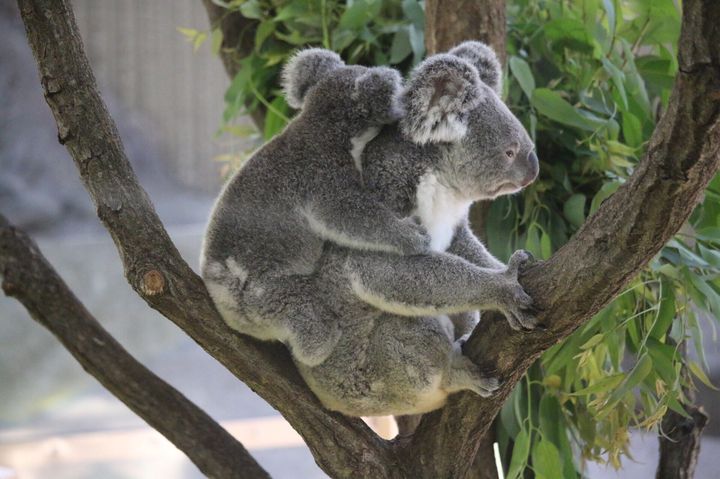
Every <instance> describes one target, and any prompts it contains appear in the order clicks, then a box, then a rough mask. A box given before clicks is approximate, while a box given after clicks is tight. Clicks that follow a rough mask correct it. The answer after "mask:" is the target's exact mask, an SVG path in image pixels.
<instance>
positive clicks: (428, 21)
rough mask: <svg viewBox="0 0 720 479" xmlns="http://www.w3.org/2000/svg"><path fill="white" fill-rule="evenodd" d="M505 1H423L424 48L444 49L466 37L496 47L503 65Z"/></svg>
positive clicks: (429, 50)
mask: <svg viewBox="0 0 720 479" xmlns="http://www.w3.org/2000/svg"><path fill="white" fill-rule="evenodd" d="M505 37H506V26H505V0H479V1H478V0H448V1H443V0H426V1H425V49H426V50H427V52H428V54H429V55H432V54H434V53H438V52H444V51H447V50H449V49H450V48H452V47H454V46H455V45H457V44H458V43H461V42H463V41H465V40H480V41H483V42H485V43H487V44H488V45H490V46H491V47H493V48H494V49H495V51H496V52H497V54H498V57H499V58H500V61H501V62H502V64H503V65H504V64H505V50H506V49H505Z"/></svg>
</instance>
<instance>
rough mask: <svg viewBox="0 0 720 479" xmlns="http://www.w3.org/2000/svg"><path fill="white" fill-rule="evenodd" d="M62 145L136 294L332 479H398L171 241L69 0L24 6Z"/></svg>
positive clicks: (369, 442)
mask: <svg viewBox="0 0 720 479" xmlns="http://www.w3.org/2000/svg"><path fill="white" fill-rule="evenodd" d="M18 5H19V7H20V13H21V16H22V19H23V22H24V24H25V29H26V32H27V35H28V41H29V43H30V47H31V49H32V51H33V55H34V56H35V59H36V61H37V63H38V67H39V71H40V82H41V85H42V87H43V92H44V95H45V99H46V101H47V103H48V105H49V106H50V109H51V111H52V113H53V115H54V116H55V120H56V122H57V126H58V139H59V141H60V142H61V143H63V144H64V145H65V146H66V147H67V149H68V152H69V153H70V156H71V157H72V158H73V160H74V162H75V164H76V166H77V167H78V170H79V171H80V178H81V180H82V182H83V184H84V185H85V187H86V189H87V190H88V193H89V194H90V197H91V198H92V200H93V202H94V203H95V206H96V209H97V213H98V216H99V218H100V219H101V220H102V222H103V224H104V225H105V227H106V228H107V229H108V231H109V232H110V235H111V236H112V239H113V241H114V242H115V244H116V246H117V248H118V252H119V253H120V257H121V259H122V262H123V266H124V268H125V276H126V277H127V279H128V282H129V283H130V285H131V286H132V287H133V289H135V291H136V292H137V293H138V294H139V295H140V296H141V297H142V298H143V299H145V301H146V302H147V303H148V304H149V305H150V306H151V307H152V308H154V309H156V310H157V311H159V312H160V313H161V314H163V315H165V316H166V317H168V318H169V319H170V320H172V321H173V322H174V323H175V324H176V325H177V326H178V327H180V328H181V329H183V330H184V331H185V332H186V333H187V334H188V335H190V336H191V337H192V338H193V339H194V340H195V341H196V342H197V343H198V344H199V345H200V346H201V347H203V348H204V349H205V350H206V351H208V353H210V354H211V355H212V356H213V357H214V358H215V359H217V360H218V361H219V362H220V363H222V364H223V365H224V366H225V367H226V368H227V369H228V370H229V371H230V372H232V373H233V374H234V375H235V376H237V377H238V379H240V380H241V381H243V382H245V383H246V384H247V385H248V386H249V387H250V388H252V389H253V390H254V391H255V392H257V393H258V394H259V395H260V396H262V397H263V398H264V399H265V400H266V401H268V402H269V403H270V404H271V405H272V406H273V407H275V408H276V409H278V410H279V411H280V412H281V413H282V414H283V415H284V416H285V418H286V419H287V420H288V421H289V422H290V424H291V425H292V426H293V427H294V428H295V429H296V430H297V431H298V432H299V433H300V434H301V435H302V436H303V438H304V439H305V441H306V442H307V444H308V446H309V447H310V450H311V451H312V452H313V454H314V455H315V458H316V460H317V461H318V464H319V465H320V467H321V468H323V469H324V470H325V472H327V473H328V474H329V475H331V476H333V477H358V475H359V476H360V477H392V475H391V474H389V473H388V472H387V468H388V464H392V463H393V460H392V459H391V457H392V450H391V448H390V447H389V445H388V444H387V443H386V442H385V441H383V440H382V439H380V438H378V437H377V436H376V435H375V434H374V433H373V432H372V431H371V430H370V428H369V427H367V426H366V425H365V423H363V422H362V421H361V420H360V419H357V418H349V417H345V416H343V415H341V414H338V413H330V412H328V411H326V410H325V409H324V408H323V407H322V405H321V404H320V402H319V401H318V400H317V398H316V397H315V396H314V395H313V394H312V392H311V391H310V390H309V389H308V387H307V386H306V385H305V382H304V381H303V380H302V378H301V377H300V375H299V373H298V372H297V370H296V368H295V366H294V364H293V362H292V360H291V359H290V355H289V353H288V352H287V350H286V349H285V348H284V347H282V346H281V345H278V344H271V343H262V342H260V341H256V340H254V339H252V338H249V337H247V336H242V335H240V334H238V333H236V332H235V331H233V330H231V329H230V328H229V327H228V326H227V325H226V324H225V323H224V321H223V320H222V319H221V317H220V315H219V314H218V313H217V310H216V309H215V306H214V304H213V302H212V300H211V299H210V297H209V295H208V293H207V290H206V289H205V286H204V284H203V282H202V280H201V279H200V277H198V276H197V275H196V274H195V273H194V272H193V270H192V269H191V268H190V267H189V266H188V265H187V263H185V261H184V260H183V259H182V257H181V256H180V254H179V253H178V251H177V249H176V247H175V245H174V244H173V243H172V241H171V240H170V238H169V236H168V235H167V232H166V231H165V229H164V227H163V225H162V223H161V222H160V219H159V218H158V216H157V214H156V213H155V209H154V208H153V206H152V204H151V203H150V200H149V198H148V196H147V194H146V193H145V191H144V190H143V189H142V187H141V186H140V185H139V184H138V182H137V178H136V177H135V174H134V172H133V171H132V167H131V166H130V163H129V161H128V159H127V157H126V156H125V152H124V150H123V147H122V142H121V140H120V138H119V137H118V134H117V129H116V127H115V124H114V122H113V121H112V119H111V118H110V116H109V114H108V112H107V109H106V107H105V104H104V103H103V101H102V99H101V98H100V95H99V93H98V91H97V87H96V84H95V78H94V76H93V74H92V71H91V69H90V66H89V63H88V60H87V57H86V55H85V52H84V49H83V46H82V41H81V39H80V35H79V33H78V31H77V26H76V24H75V20H74V17H73V15H72V10H71V8H70V7H69V5H68V3H67V0H18Z"/></svg>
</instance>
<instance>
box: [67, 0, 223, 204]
mask: <svg viewBox="0 0 720 479" xmlns="http://www.w3.org/2000/svg"><path fill="white" fill-rule="evenodd" d="M73 5H74V8H75V15H76V20H77V23H78V27H79V28H80V31H81V33H82V36H83V39H84V41H85V48H86V50H87V54H88V56H89V57H90V60H91V62H92V66H93V69H94V70H95V75H96V76H97V78H98V79H99V82H100V84H101V86H102V88H103V91H107V92H112V94H113V95H115V96H116V97H117V99H118V100H119V101H120V102H121V103H122V104H123V106H124V107H126V108H128V109H130V110H132V111H134V112H137V113H138V114H140V115H142V117H143V118H144V119H145V121H146V122H147V123H148V124H149V125H151V126H152V130H151V131H152V136H153V138H155V139H156V140H157V141H158V143H159V146H160V147H161V148H162V151H163V153H164V155H163V156H164V160H165V161H166V163H167V166H168V169H169V171H170V172H171V173H172V174H173V175H174V176H175V177H176V178H177V179H178V180H179V181H180V182H181V183H182V184H184V185H188V186H192V187H196V188H202V189H204V190H206V191H213V190H215V189H216V188H217V186H218V184H219V175H218V165H217V163H214V162H213V161H212V158H213V157H215V156H217V155H218V154H219V153H221V152H222V151H223V146H222V145H220V143H219V142H218V141H213V140H212V139H213V134H214V133H215V131H216V130H217V128H218V124H219V121H220V115H221V113H222V111H223V93H224V92H225V89H226V88H227V86H228V84H229V79H228V77H227V75H226V73H225V71H224V70H223V67H222V63H221V62H220V61H219V60H218V58H216V57H215V56H213V55H212V54H211V52H210V48H209V45H208V44H205V45H203V46H202V48H199V49H198V51H197V52H193V48H192V45H190V44H189V43H188V42H186V41H185V40H184V38H183V37H182V35H181V34H180V33H179V32H178V31H177V28H178V27H192V28H197V29H199V30H204V29H206V28H207V27H208V21H207V16H206V13H205V9H204V7H203V5H202V2H200V1H194V0H180V1H178V0H152V1H144V0H123V1H98V0H74V1H73Z"/></svg>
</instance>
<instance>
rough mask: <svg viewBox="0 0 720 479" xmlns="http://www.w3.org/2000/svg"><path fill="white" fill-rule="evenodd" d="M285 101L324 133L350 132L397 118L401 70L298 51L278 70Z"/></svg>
mask: <svg viewBox="0 0 720 479" xmlns="http://www.w3.org/2000/svg"><path fill="white" fill-rule="evenodd" d="M283 84H284V88H285V95H286V98H287V101H288V104H289V105H290V106H292V107H293V108H296V109H302V110H303V115H305V116H306V117H312V119H313V122H315V123H317V122H320V123H321V124H323V125H326V126H327V128H328V130H327V131H328V132H329V131H330V129H332V130H334V131H340V130H341V131H342V132H343V133H344V134H347V135H348V136H349V137H350V136H354V135H357V134H359V133H361V132H362V131H364V130H366V129H367V128H369V127H375V126H380V125H383V124H386V123H391V122H394V121H396V120H397V119H399V118H400V115H401V109H400V105H399V93H400V90H401V85H402V78H401V77H400V74H399V73H398V72H397V71H396V70H393V69H391V68H385V67H371V68H368V67H363V66H359V65H351V66H348V65H345V64H344V63H343V62H342V60H341V59H340V57H339V56H338V55H337V54H336V53H334V52H331V51H328V50H322V49H317V48H314V49H308V50H302V51H300V52H299V53H298V54H296V55H295V56H294V57H293V58H292V59H291V60H290V61H289V62H288V64H287V65H286V67H285V69H284V70H283Z"/></svg>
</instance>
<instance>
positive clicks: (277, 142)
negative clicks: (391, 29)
mask: <svg viewBox="0 0 720 479" xmlns="http://www.w3.org/2000/svg"><path fill="white" fill-rule="evenodd" d="M283 77H284V79H285V80H284V82H285V89H286V91H287V92H288V98H289V101H290V103H291V104H295V105H298V106H300V105H302V106H303V110H302V112H301V113H300V114H299V115H298V117H297V118H296V119H295V120H293V121H292V122H291V123H290V124H289V125H288V126H287V128H286V129H285V131H283V132H282V133H281V134H280V135H278V136H277V137H276V138H275V139H273V140H272V141H270V142H269V143H268V144H266V145H265V146H263V147H262V148H261V149H260V150H259V151H258V152H257V153H255V154H254V155H253V156H252V157H251V158H250V159H249V160H248V161H247V163H246V164H245V165H244V167H243V168H242V169H241V170H240V171H239V172H238V173H237V174H236V175H235V176H234V177H233V178H232V179H231V180H230V181H229V182H228V184H227V185H226V187H225V189H224V190H223V192H222V193H221V195H220V197H219V198H218V200H217V203H216V205H215V208H214V211H213V212H212V215H211V219H210V223H209V226H208V230H207V233H206V237H205V241H204V245H203V252H202V259H201V263H202V264H201V270H202V275H203V278H204V279H205V282H206V284H207V286H208V289H209V291H210V294H211V295H212V297H213V299H214V300H215V302H216V304H217V306H218V308H219V310H220V312H221V314H222V315H223V317H224V318H225V320H226V321H227V322H228V324H229V325H230V326H232V327H233V328H235V329H237V330H238V331H240V332H243V333H245V334H249V335H252V336H255V337H257V338H260V339H279V340H281V341H283V342H285V343H286V344H287V345H288V347H289V348H290V349H291V350H292V352H293V355H294V357H295V358H296V359H297V360H298V361H300V362H303V363H305V364H309V365H315V364H318V363H320V362H322V361H323V360H324V359H325V358H326V357H327V355H328V354H329V353H330V351H331V350H332V348H333V347H334V346H335V344H336V343H337V341H338V338H339V337H340V330H339V327H338V320H337V318H335V316H334V314H333V313H332V311H330V310H329V309H328V308H327V307H326V306H324V305H323V304H322V302H321V301H317V300H316V298H315V296H316V294H315V291H314V287H313V285H312V277H313V273H314V271H315V270H316V267H317V266H316V265H317V262H318V260H319V259H320V257H321V255H322V252H323V246H324V243H325V242H326V241H329V242H334V243H335V244H339V245H344V246H348V247H351V248H357V249H361V250H371V251H383V252H386V253H389V254H415V253H422V252H425V251H427V250H428V237H427V235H426V234H425V233H424V231H423V229H422V228H421V227H420V226H418V225H417V224H416V223H415V222H414V221H412V220H411V219H401V218H400V217H398V216H397V215H396V214H395V213H394V212H392V211H391V210H390V209H388V208H387V207H386V206H385V205H383V204H381V203H378V202H377V201H375V200H374V199H373V198H372V197H371V196H370V195H369V194H368V193H367V192H365V191H363V189H362V184H361V172H360V171H358V168H357V165H359V153H360V151H361V149H362V147H363V146H364V142H367V141H368V140H369V139H370V138H371V136H372V135H371V134H372V133H373V132H375V133H376V130H377V129H379V127H380V126H381V125H382V124H384V123H387V122H391V121H395V120H397V118H398V117H399V115H400V111H399V107H398V105H397V102H396V100H397V96H398V94H399V91H400V88H401V78H400V75H399V74H398V73H397V72H396V71H395V70H391V69H389V68H365V67H361V66H344V65H342V62H340V60H339V57H338V56H337V55H336V54H334V53H332V52H328V51H326V50H320V49H311V50H304V51H302V52H300V53H299V54H298V55H296V56H295V57H294V58H293V59H292V60H291V61H290V62H289V64H288V66H287V68H286V71H285V73H284V75H283ZM373 129H375V130H373ZM368 131H369V132H370V133H371V134H370V135H369V134H368ZM352 152H355V153H356V156H358V158H357V160H358V161H357V162H356V161H355V160H354V159H353V157H352V154H351V153H352Z"/></svg>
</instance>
